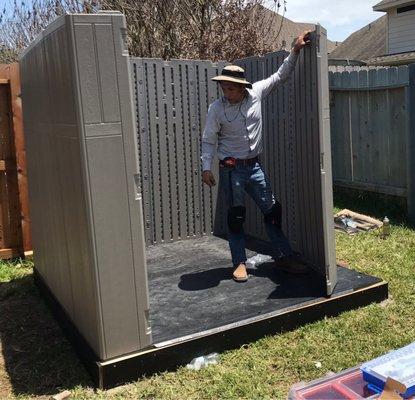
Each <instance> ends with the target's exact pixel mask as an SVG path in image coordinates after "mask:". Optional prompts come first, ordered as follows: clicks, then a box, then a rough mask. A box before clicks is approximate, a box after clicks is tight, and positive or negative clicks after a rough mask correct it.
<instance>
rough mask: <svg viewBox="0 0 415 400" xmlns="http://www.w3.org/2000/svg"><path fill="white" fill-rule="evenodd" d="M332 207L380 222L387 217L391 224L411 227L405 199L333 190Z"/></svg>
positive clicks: (357, 191) (348, 190)
mask: <svg viewBox="0 0 415 400" xmlns="http://www.w3.org/2000/svg"><path fill="white" fill-rule="evenodd" d="M333 194H334V206H335V207H338V208H340V209H344V208H347V209H349V210H352V211H355V212H358V213H363V214H366V215H369V216H371V217H375V218H377V219H380V220H381V221H382V220H383V218H384V217H385V216H387V217H388V218H389V219H390V220H391V222H392V223H393V224H398V225H404V226H408V227H413V226H411V224H410V223H409V222H408V219H407V208H406V199H404V198H402V197H397V196H391V195H384V194H380V193H371V192H364V191H360V190H353V189H344V188H340V187H335V188H334V193H333Z"/></svg>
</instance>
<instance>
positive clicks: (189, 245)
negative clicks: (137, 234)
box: [147, 236, 381, 344]
mask: <svg viewBox="0 0 415 400" xmlns="http://www.w3.org/2000/svg"><path fill="white" fill-rule="evenodd" d="M252 245H253V246H254V247H255V243H251V247H252ZM260 245H261V243H258V244H257V246H256V248H259V246H260ZM259 251H261V250H259ZM255 254H256V252H254V251H250V250H249V251H247V256H248V257H250V256H252V255H255ZM147 267H148V277H149V279H148V282H149V295H150V319H151V326H152V331H153V341H154V343H156V344H157V343H161V342H164V341H167V340H172V339H177V338H179V337H182V336H186V335H190V334H195V333H198V332H202V331H205V330H208V329H212V328H217V327H220V326H223V325H227V324H231V323H234V322H238V321H242V320H245V319H248V318H252V317H256V316H259V315H260V314H266V313H270V312H275V311H279V310H284V309H287V308H293V307H294V308H296V307H301V306H303V305H305V304H309V303H310V302H316V303H317V302H318V301H321V299H322V298H324V291H323V290H324V287H323V286H322V283H323V282H322V281H321V278H317V277H313V275H312V274H307V275H296V276H295V275H290V274H287V273H284V272H281V271H278V270H277V269H276V267H275V266H274V264H273V263H264V264H262V265H259V266H257V267H256V268H252V269H249V271H248V272H249V275H250V277H249V280H248V282H245V283H237V282H234V281H233V280H232V266H231V262H230V252H229V247H228V243H227V241H226V240H223V239H220V238H218V237H214V236H207V237H203V238H198V239H192V240H183V241H180V242H175V243H168V244H163V245H157V246H149V247H147ZM378 282H381V280H380V279H378V278H375V277H372V276H368V275H364V274H360V273H358V272H356V271H353V270H350V269H347V268H343V267H338V283H337V286H336V288H335V291H334V293H333V295H332V297H333V296H338V295H342V294H345V293H348V292H353V291H355V290H357V289H361V288H364V287H367V286H371V285H373V284H375V283H378Z"/></svg>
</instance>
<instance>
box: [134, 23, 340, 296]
mask: <svg viewBox="0 0 415 400" xmlns="http://www.w3.org/2000/svg"><path fill="white" fill-rule="evenodd" d="M316 29H317V31H316V33H314V34H313V38H312V44H311V45H310V46H308V47H307V48H306V49H305V50H304V51H302V52H301V55H300V57H299V60H298V63H297V66H296V69H295V72H293V74H292V75H291V77H290V79H289V80H288V81H287V82H285V83H284V84H283V85H282V86H280V87H279V88H278V89H277V90H275V91H274V92H273V93H271V94H270V95H269V96H268V97H267V99H266V100H265V102H264V105H263V110H262V112H263V129H264V132H263V133H264V142H263V144H264V151H263V154H262V156H261V161H262V163H263V165H264V168H265V171H266V173H267V174H268V175H269V177H270V180H271V183H272V187H273V190H274V193H275V195H276V197H277V199H278V200H279V201H280V202H281V204H282V207H283V210H284V213H283V215H284V218H283V229H284V232H285V233H286V234H287V236H288V237H289V239H290V241H291V243H292V244H293V247H294V248H295V249H296V250H298V251H300V252H301V253H302V254H303V255H304V256H305V257H306V258H307V259H308V260H309V261H310V262H311V263H312V264H313V265H314V268H315V269H316V270H317V271H318V272H319V273H320V275H322V276H326V274H329V271H330V268H331V270H332V274H333V282H334V283H335V273H334V272H333V268H335V261H334V241H333V240H332V238H331V237H330V235H329V231H330V229H332V215H331V214H332V205H331V200H330V199H331V194H332V189H331V166H330V165H329V164H330V163H328V162H327V160H330V154H331V153H330V132H329V125H327V124H328V123H329V119H328V89H327V88H325V86H327V85H328V84H327V77H326V78H324V76H323V75H324V73H326V74H327V54H325V53H324V51H323V50H322V49H323V48H325V43H326V42H325V41H326V37H325V32H324V30H322V29H321V28H320V27H316ZM287 55H288V53H287V52H284V51H281V52H276V53H270V54H267V55H266V56H264V57H250V58H246V59H243V60H238V62H237V63H238V64H239V65H241V66H243V67H244V68H245V70H246V74H247V79H248V80H250V81H253V82H255V81H258V80H261V79H264V78H266V77H268V76H269V75H271V74H272V73H274V72H276V71H277V70H278V67H279V66H280V65H281V64H282V62H283V61H284V58H285V57H286V56H287ZM132 63H133V70H134V76H135V82H136V84H135V93H136V110H137V121H138V126H139V129H138V132H139V133H138V136H139V137H138V141H139V154H140V166H141V171H142V176H141V185H142V193H143V198H144V202H143V204H144V215H145V218H146V242H147V244H148V245H150V244H158V243H163V242H168V241H175V240H179V239H185V238H192V237H197V236H202V235H206V234H211V233H213V232H215V234H223V233H224V232H225V231H226V224H225V221H226V211H227V210H226V208H227V206H226V202H225V201H224V199H223V198H222V194H221V193H217V187H215V188H214V189H213V190H210V189H209V188H207V187H206V186H204V185H203V184H202V181H201V175H200V173H201V168H200V153H201V152H200V147H201V134H202V132H203V128H204V125H205V118H206V112H207V108H208V105H209V104H210V103H211V102H212V101H214V100H215V99H216V98H218V97H219V96H220V93H219V92H218V85H217V84H216V83H214V82H212V81H211V80H210V79H211V78H212V77H213V76H215V75H217V74H218V73H219V72H220V70H221V68H222V67H223V65H222V64H221V65H215V64H212V63H211V62H209V61H179V60H174V61H170V62H166V61H162V60H155V59H137V58H135V59H133V60H132ZM324 71H326V72H324ZM327 157H328V158H327ZM213 165H214V166H215V168H217V163H216V162H214V164H213ZM326 167H327V168H326ZM217 172H218V171H217V170H216V171H215V176H216V177H217V176H218V173H217ZM247 198H248V200H247V208H248V209H247V221H246V225H245V228H246V232H247V233H248V234H249V235H252V236H255V237H258V238H261V239H267V237H266V233H265V229H264V224H263V215H262V214H261V212H260V211H259V209H258V207H256V205H255V204H254V202H253V201H252V200H251V199H250V198H249V196H247ZM329 291H330V289H328V292H329Z"/></svg>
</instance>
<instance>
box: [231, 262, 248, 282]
mask: <svg viewBox="0 0 415 400" xmlns="http://www.w3.org/2000/svg"><path fill="white" fill-rule="evenodd" d="M232 277H233V280H234V281H236V282H246V281H247V280H248V273H247V272H246V266H245V264H242V263H241V264H239V265H238V266H237V267H236V269H235V270H234V271H233V274H232Z"/></svg>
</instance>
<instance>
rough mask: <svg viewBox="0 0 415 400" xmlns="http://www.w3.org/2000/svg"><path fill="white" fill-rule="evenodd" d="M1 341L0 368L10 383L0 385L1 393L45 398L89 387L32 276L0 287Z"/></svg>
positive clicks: (76, 359)
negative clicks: (4, 371)
mask: <svg viewBox="0 0 415 400" xmlns="http://www.w3.org/2000/svg"><path fill="white" fill-rule="evenodd" d="M0 337H1V350H2V354H0V357H1V356H2V357H3V362H0V366H1V365H2V364H3V365H5V369H6V372H7V375H8V376H9V382H1V381H0V386H3V390H4V387H7V386H9V387H11V390H12V393H13V394H14V395H26V396H39V395H43V396H45V395H53V394H56V393H58V392H60V391H61V390H63V389H71V388H73V387H75V386H78V385H86V386H91V382H90V380H89V377H88V375H87V373H86V371H85V369H84V368H83V366H82V364H81V363H80V361H79V360H78V358H77V357H76V355H75V353H74V352H73V350H72V348H71V345H70V344H69V342H67V341H66V339H65V338H64V337H63V333H62V331H61V330H60V328H59V326H58V325H57V323H56V322H55V320H54V319H53V317H52V315H51V314H50V313H49V311H48V309H47V308H46V305H45V304H44V303H43V301H42V300H41V298H40V296H39V294H38V291H37V289H36V287H35V286H34V283H33V277H32V276H31V275H30V276H26V277H24V278H21V279H16V280H13V281H11V282H8V283H0ZM0 361H1V360H0ZM0 376H1V374H0ZM12 393H10V394H12Z"/></svg>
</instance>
